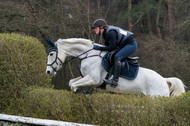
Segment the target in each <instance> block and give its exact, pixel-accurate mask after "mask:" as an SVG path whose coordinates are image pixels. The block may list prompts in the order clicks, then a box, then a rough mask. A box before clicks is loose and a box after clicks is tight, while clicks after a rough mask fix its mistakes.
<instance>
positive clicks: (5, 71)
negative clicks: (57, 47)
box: [0, 33, 50, 111]
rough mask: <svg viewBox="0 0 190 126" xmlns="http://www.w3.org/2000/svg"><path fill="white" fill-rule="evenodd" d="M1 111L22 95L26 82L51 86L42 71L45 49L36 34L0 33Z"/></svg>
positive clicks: (27, 83)
mask: <svg viewBox="0 0 190 126" xmlns="http://www.w3.org/2000/svg"><path fill="white" fill-rule="evenodd" d="M0 45H1V46H0V54H1V57H0V107H1V108H0V111H2V110H3V109H5V108H8V106H11V104H12V103H13V102H14V100H15V99H16V98H18V97H21V92H23V91H24V90H25V88H27V87H29V86H43V87H49V86H50V78H49V76H47V75H46V74H45V69H46V68H45V67H46V57H47V56H46V52H45V48H44V46H43V45H42V44H41V43H40V42H39V41H38V40H37V39H35V38H33V37H29V36H25V35H19V34H14V33H12V34H0Z"/></svg>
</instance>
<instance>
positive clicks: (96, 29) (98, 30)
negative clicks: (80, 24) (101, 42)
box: [94, 27, 100, 35]
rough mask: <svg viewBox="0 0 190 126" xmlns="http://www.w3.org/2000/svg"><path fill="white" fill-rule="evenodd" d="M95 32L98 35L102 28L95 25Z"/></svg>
mask: <svg viewBox="0 0 190 126" xmlns="http://www.w3.org/2000/svg"><path fill="white" fill-rule="evenodd" d="M94 32H95V33H96V34H97V35H98V34H99V32H100V28H99V27H95V28H94Z"/></svg>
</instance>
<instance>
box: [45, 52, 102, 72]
mask: <svg viewBox="0 0 190 126" xmlns="http://www.w3.org/2000/svg"><path fill="white" fill-rule="evenodd" d="M91 50H93V49H89V50H87V51H86V52H83V53H82V54H80V55H78V56H75V57H72V58H70V59H68V60H66V61H65V62H63V61H61V59H60V58H59V57H58V49H57V48H54V49H53V50H51V51H50V52H53V51H55V52H56V57H55V60H54V61H53V62H52V63H51V64H47V66H50V67H52V69H53V70H54V71H55V72H56V71H57V70H56V68H54V67H53V65H54V64H55V63H56V64H57V65H58V62H57V60H59V61H60V62H61V64H60V65H64V64H67V63H68V62H70V61H72V60H74V59H77V58H78V59H79V57H80V56H82V55H84V54H86V53H87V52H90V51H91ZM50 52H49V54H50ZM101 52H102V51H100V54H99V55H91V56H88V55H86V56H85V57H84V58H82V59H80V60H81V61H82V60H84V59H87V58H89V57H94V56H99V57H101V58H102V56H101Z"/></svg>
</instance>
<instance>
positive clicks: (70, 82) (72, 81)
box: [69, 76, 82, 87]
mask: <svg viewBox="0 0 190 126" xmlns="http://www.w3.org/2000/svg"><path fill="white" fill-rule="evenodd" d="M81 78H82V76H79V77H76V78H74V79H71V80H70V81H69V86H70V87H71V84H72V83H74V82H76V81H78V80H79V79H81Z"/></svg>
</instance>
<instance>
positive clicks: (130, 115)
mask: <svg viewBox="0 0 190 126" xmlns="http://www.w3.org/2000/svg"><path fill="white" fill-rule="evenodd" d="M13 108H14V109H13ZM189 112H190V92H187V93H185V94H183V95H182V96H180V97H158V98H151V97H149V96H142V95H119V94H104V93H97V94H93V95H90V96H84V95H77V94H74V93H72V92H68V91H64V90H53V89H47V88H38V89H29V91H28V93H27V94H25V95H24V97H23V98H20V99H17V101H16V102H15V104H14V107H12V108H10V110H9V111H7V112H6V113H11V114H16V115H22V116H30V117H31V116H32V117H36V118H46V119H56V120H63V121H70V122H78V123H87V124H100V125H117V126H118V125H121V126H126V125H145V126H147V125H189V124H190V120H189V118H190V113H189Z"/></svg>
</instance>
